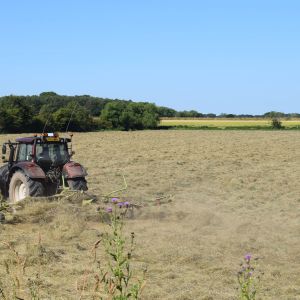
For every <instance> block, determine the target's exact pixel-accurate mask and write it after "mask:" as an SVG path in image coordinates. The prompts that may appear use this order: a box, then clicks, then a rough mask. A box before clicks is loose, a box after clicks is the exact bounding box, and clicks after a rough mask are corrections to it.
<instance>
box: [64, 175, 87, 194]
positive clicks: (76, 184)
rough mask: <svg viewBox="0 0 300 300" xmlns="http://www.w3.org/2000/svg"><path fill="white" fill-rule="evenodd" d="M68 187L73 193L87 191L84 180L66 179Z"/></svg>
mask: <svg viewBox="0 0 300 300" xmlns="http://www.w3.org/2000/svg"><path fill="white" fill-rule="evenodd" d="M68 185H69V188H70V190H73V191H87V190H88V187H87V183H86V180H85V178H81V177H79V178H73V179H68Z"/></svg>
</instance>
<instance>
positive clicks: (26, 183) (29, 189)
mask: <svg viewBox="0 0 300 300" xmlns="http://www.w3.org/2000/svg"><path fill="white" fill-rule="evenodd" d="M44 195H45V189H44V186H43V184H42V182H40V181H38V180H33V179H31V178H29V177H28V176H26V175H25V174H24V173H23V172H21V171H17V172H15V173H14V174H13V176H12V178H11V180H10V183H9V202H10V203H12V204H15V203H17V202H19V201H22V200H23V199H25V198H26V197H42V196H44Z"/></svg>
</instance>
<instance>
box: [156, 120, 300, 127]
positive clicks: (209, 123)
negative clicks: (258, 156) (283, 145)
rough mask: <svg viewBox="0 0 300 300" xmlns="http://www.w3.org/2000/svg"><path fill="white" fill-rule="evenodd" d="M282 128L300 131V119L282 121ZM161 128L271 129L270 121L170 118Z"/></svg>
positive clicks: (162, 121) (161, 123)
mask: <svg viewBox="0 0 300 300" xmlns="http://www.w3.org/2000/svg"><path fill="white" fill-rule="evenodd" d="M281 122H282V126H284V127H285V128H286V129H299V128H300V120H299V119H282V120H281ZM160 126H162V127H164V126H170V127H176V126H187V127H191V128H208V129H209V128H211V129H232V128H238V129H247V128H250V129H268V128H270V127H271V120H270V119H255V118H248V119H247V118H244V119H238V118H235V119H230V118H229V119H228V118H168V119H162V120H161V121H160Z"/></svg>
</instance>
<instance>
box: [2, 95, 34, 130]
mask: <svg viewBox="0 0 300 300" xmlns="http://www.w3.org/2000/svg"><path fill="white" fill-rule="evenodd" d="M32 121H33V113H32V109H31V107H30V106H29V105H28V104H27V103H26V102H25V100H24V99H23V98H22V97H18V96H8V97H5V99H3V100H2V101H1V102H0V128H1V131H2V132H19V131H20V130H22V131H23V132H29V131H31V130H32Z"/></svg>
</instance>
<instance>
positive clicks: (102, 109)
mask: <svg viewBox="0 0 300 300" xmlns="http://www.w3.org/2000/svg"><path fill="white" fill-rule="evenodd" d="M168 117H169V118H174V117H175V118H176V117H184V118H217V117H223V118H241V117H247V118H251V117H253V118H257V117H261V118H274V117H277V118H278V117H279V118H280V117H285V118H288V117H300V114H284V113H280V112H268V113H266V114H264V115H260V116H257V115H234V114H221V115H216V114H202V113H200V112H197V111H195V110H190V111H176V110H175V109H172V108H169V107H163V106H157V105H155V104H153V103H148V102H133V101H131V100H120V99H108V98H99V97H92V96H89V95H81V96H64V95H58V94H56V93H54V92H44V93H41V94H40V95H34V96H13V95H11V96H4V97H0V132H1V133H18V132H41V131H43V130H44V129H45V131H65V130H66V129H67V127H68V126H69V127H68V130H69V131H95V130H102V129H118V130H142V129H155V128H157V127H158V125H159V120H160V118H168ZM70 119H71V121H70Z"/></svg>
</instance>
